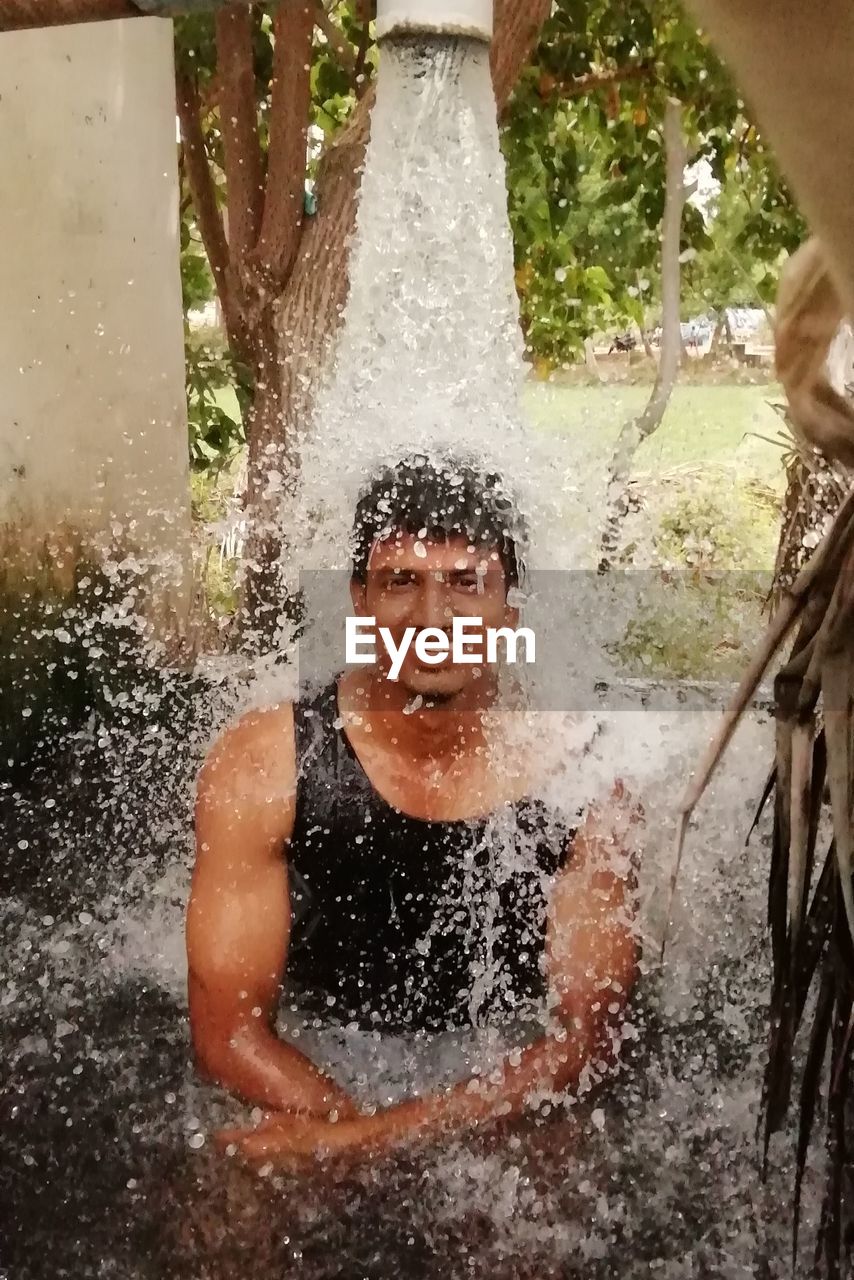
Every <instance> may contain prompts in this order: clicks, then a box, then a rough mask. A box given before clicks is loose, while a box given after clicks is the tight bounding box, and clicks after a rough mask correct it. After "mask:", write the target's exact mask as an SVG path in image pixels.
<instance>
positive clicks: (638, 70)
mask: <svg viewBox="0 0 854 1280" xmlns="http://www.w3.org/2000/svg"><path fill="white" fill-rule="evenodd" d="M654 74H655V67H654V66H653V65H652V64H651V63H648V62H644V63H638V64H637V65H636V66H630V67H615V68H614V70H612V71H591V72H589V73H588V74H587V75H584V76H574V77H573V79H571V80H558V81H557V82H556V83H555V85H554V89H553V92H554V93H559V94H561V95H562V96H563V97H564V98H583V97H585V96H586V95H587V94H589V93H595V92H596V90H597V89H610V88H612V87H613V86H614V85H618V84H627V83H629V82H630V81H633V80H651V79H652V77H653V76H654Z"/></svg>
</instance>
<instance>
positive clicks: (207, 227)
mask: <svg viewBox="0 0 854 1280" xmlns="http://www.w3.org/2000/svg"><path fill="white" fill-rule="evenodd" d="M176 100H177V105H178V119H179V121H180V124H181V140H182V142H183V144H184V165H185V169H186V175H187V182H188V184H189V188H190V193H191V195H192V197H193V207H194V208H195V211H196V221H197V222H198V225H199V231H200V232H201V235H202V240H203V242H204V246H205V252H206V253H207V255H208V262H209V263H210V268H211V272H212V274H213V278H214V282H215V284H216V288H217V293H218V295H219V302H220V306H221V307H222V314H223V319H224V320H225V327H226V330H227V332H228V340H229V343H230V344H231V346H232V348H233V349H234V351H235V354H237V355H238V356H239V357H240V358H241V359H245V358H246V354H247V341H246V331H245V327H244V324H243V317H242V314H241V311H240V308H239V307H238V306H237V305H236V304H235V300H234V296H233V294H232V290H231V281H230V272H229V265H230V264H229V252H228V241H227V240H226V236H225V228H224V227H223V224H222V214H221V213H220V210H219V205H218V203H217V198H216V187H215V185H214V181H213V177H212V175H211V170H210V164H209V163H208V156H207V150H206V148H205V137H204V133H203V132H202V120H201V104H200V100H199V91H198V88H197V87H196V84H195V82H194V81H193V80H192V79H190V77H189V76H187V75H184V74H183V73H182V72H180V71H179V72H178V74H177V76H176Z"/></svg>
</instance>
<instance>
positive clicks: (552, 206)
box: [502, 0, 801, 363]
mask: <svg viewBox="0 0 854 1280" xmlns="http://www.w3.org/2000/svg"><path fill="white" fill-rule="evenodd" d="M668 96H674V97H676V98H678V99H679V100H680V102H681V103H682V105H683V108H684V122H685V127H686V131H687V134H688V138H689V155H690V162H691V164H692V165H696V164H698V163H699V162H702V164H703V171H704V172H705V173H706V174H707V175H710V177H711V180H712V181H713V182H716V183H719V184H720V196H719V199H718V201H717V203H716V204H715V205H713V207H712V208H711V209H709V210H707V211H706V213H707V216H708V215H709V214H711V215H712V216H711V217H710V219H709V223H708V225H707V223H706V220H705V218H704V214H703V212H702V211H701V209H700V208H698V207H697V206H696V204H689V206H688V208H687V209H686V211H685V217H684V220H683V260H684V262H685V264H686V265H688V264H694V265H693V269H692V270H691V271H690V274H689V290H690V294H691V301H692V304H696V303H698V302H700V301H701V302H702V309H707V308H708V307H710V306H715V307H718V308H720V307H722V306H725V305H732V304H734V303H736V302H739V303H742V302H749V303H750V304H751V305H755V303H756V300H757V297H762V298H769V297H770V296H772V294H773V290H774V285H775V283H776V263H777V260H778V258H779V256H780V253H781V250H783V249H787V248H790V247H791V246H792V244H793V243H796V242H797V239H798V238H799V236H800V234H801V222H800V219H799V218H798V216H797V214H796V212H795V210H794V207H793V205H792V202H791V199H790V198H789V196H788V194H787V193H786V191H785V188H784V187H783V186H782V184H781V182H780V180H779V177H778V175H777V172H776V170H775V169H774V167H773V164H772V163H771V161H770V158H769V156H768V153H767V152H766V150H765V148H764V146H763V145H762V142H761V139H760V138H759V137H758V135H757V133H756V130H755V128H754V127H753V126H752V124H751V122H750V120H749V119H748V118H747V117H746V114H745V108H744V104H743V103H742V102H741V101H740V99H739V98H738V96H737V95H736V93H735V91H734V89H733V87H732V84H731V82H730V80H729V77H728V75H727V74H726V72H725V71H724V69H723V68H722V67H721V64H720V63H719V61H718V59H717V57H716V56H715V54H714V53H713V52H712V50H711V49H710V48H709V47H708V45H707V43H706V42H705V39H704V38H703V37H702V36H700V35H698V34H697V32H696V31H695V30H694V28H693V25H692V24H691V23H690V22H689V21H688V20H687V19H686V18H684V16H683V15H682V11H681V8H680V7H678V6H677V5H675V4H674V3H671V2H670V0H662V3H660V4H657V5H655V6H649V5H647V4H646V3H644V2H643V0H629V2H628V3H627V4H624V5H620V6H616V7H615V6H613V5H610V4H608V3H606V0H582V2H581V3H579V2H578V0H572V2H571V3H570V0H558V2H557V3H556V4H555V5H554V8H553V12H552V16H551V18H550V20H549V21H548V22H547V23H546V25H545V27H544V29H543V33H542V38H541V41H540V45H539V49H538V53H537V58H536V61H535V64H534V65H533V66H532V67H531V68H530V69H529V70H528V71H527V72H526V73H525V75H524V76H523V78H522V81H521V83H520V85H519V87H518V88H517V91H516V93H515V96H514V99H513V102H512V104H511V109H510V111H509V113H508V116H507V119H506V121H505V123H504V128H503V133H502V137H503V147H504V153H505V157H506V160H507V166H508V180H509V189H510V216H511V222H512V226H513V232H514V239H515V245H516V261H517V284H518V287H519V293H520V299H521V306H522V316H523V323H524V326H525V330H526V335H527V340H528V344H529V347H530V349H531V351H532V353H533V354H535V355H537V356H540V357H546V358H548V359H550V360H551V361H552V362H553V363H563V362H566V361H569V360H572V359H573V358H575V356H577V354H578V352H579V351H580V349H581V347H582V345H583V342H584V340H585V338H587V337H589V336H591V335H592V334H593V333H595V332H596V331H597V330H601V329H603V328H614V327H628V326H630V325H637V326H638V327H640V328H643V327H644V326H645V325H647V324H648V323H650V321H649V316H650V315H655V312H656V308H657V305H658V284H657V277H658V255H659V227H660V222H661V217H662V212H663V200H664V185H665V184H664V149H663V145H662V135H661V129H662V120H663V112H664V104H665V101H666V99H667V97H668ZM733 258H734V261H733ZM755 263H756V264H759V265H756V266H755V265H754V264H755Z"/></svg>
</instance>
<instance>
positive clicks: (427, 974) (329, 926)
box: [285, 681, 574, 1032]
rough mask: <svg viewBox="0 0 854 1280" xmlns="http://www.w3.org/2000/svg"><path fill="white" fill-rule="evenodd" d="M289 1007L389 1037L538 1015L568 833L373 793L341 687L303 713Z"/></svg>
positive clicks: (557, 826) (543, 816) (530, 804)
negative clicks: (412, 812)
mask: <svg viewBox="0 0 854 1280" xmlns="http://www.w3.org/2000/svg"><path fill="white" fill-rule="evenodd" d="M295 727H296V751H297V769H298V783H297V794H296V815H295V822H294V830H293V835H292V837H291V840H290V841H289V844H288V847H287V849H286V853H285V856H286V858H287V862H288V872H289V883H290V896H291V912H292V923H291V943H290V950H289V954H288V966H287V978H286V982H285V1000H286V1002H287V1003H290V1004H291V1005H292V1006H293V1007H297V1008H301V1009H303V1010H307V1011H310V1012H313V1013H316V1014H318V1015H320V1016H323V1017H324V1018H326V1019H329V1020H331V1021H334V1022H345V1023H351V1022H355V1023H356V1024H358V1025H359V1026H362V1027H368V1028H370V1027H373V1028H377V1029H383V1030H386V1031H390V1032H400V1031H404V1030H438V1029H444V1028H455V1027H456V1028H459V1027H463V1026H471V1025H478V1024H483V1023H485V1022H500V1021H502V1020H503V1019H504V1018H507V1017H508V1016H517V1015H525V1014H530V1013H531V1012H532V1010H533V1009H534V1008H536V1007H538V1006H541V1005H542V1002H543V1000H544V997H545V994H546V981H545V963H544V962H545V934H546V907H547V901H548V892H549V882H550V879H551V877H553V876H554V874H555V873H556V872H557V870H558V869H559V867H561V866H562V865H563V863H564V861H565V859H566V856H567V853H568V850H569V846H570V843H571V840H572V837H573V835H574V831H572V830H568V829H567V825H566V821H565V819H560V820H559V819H558V818H557V816H556V815H554V814H552V813H550V811H549V810H548V809H547V808H546V806H545V805H543V804H541V803H540V802H538V801H533V800H524V801H521V802H520V803H517V804H508V805H506V806H503V807H502V808H501V809H499V810H498V811H496V812H495V813H493V814H491V815H489V816H488V817H486V818H480V819H476V820H472V821H454V822H428V821H424V820H421V819H418V818H413V817H410V816H408V815H407V814H404V813H401V812H400V811H399V810H398V809H395V808H394V807H393V806H392V805H390V804H388V803H387V802H386V801H385V800H383V799H382V797H381V796H380V795H378V794H377V792H376V791H375V790H374V788H373V786H372V785H371V783H370V781H369V780H368V778H367V775H366V774H365V772H364V770H363V768H362V766H361V765H360V763H359V761H358V758H357V756H356V754H355V752H354V750H353V748H352V746H351V745H350V742H349V740H348V739H347V737H346V735H345V733H344V732H343V729H342V722H341V719H340V716H339V711H338V686H337V681H336V682H335V683H334V684H332V685H331V686H329V687H328V688H327V689H326V690H324V692H323V693H321V694H320V695H319V696H318V697H317V698H315V699H314V700H313V701H311V702H309V703H307V704H299V705H298V706H297V707H296V710H295Z"/></svg>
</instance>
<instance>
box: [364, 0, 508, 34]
mask: <svg viewBox="0 0 854 1280" xmlns="http://www.w3.org/2000/svg"><path fill="white" fill-rule="evenodd" d="M492 10H493V0H377V39H378V40H384V39H386V38H387V37H388V36H394V35H422V34H430V35H454V36H471V37H472V38H474V39H475V40H487V41H489V40H491V39H492V32H493V12H492Z"/></svg>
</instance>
